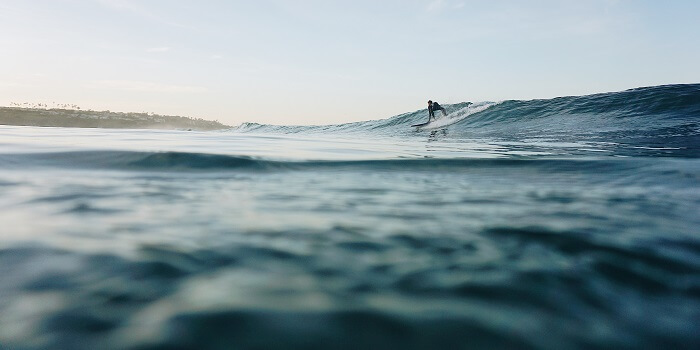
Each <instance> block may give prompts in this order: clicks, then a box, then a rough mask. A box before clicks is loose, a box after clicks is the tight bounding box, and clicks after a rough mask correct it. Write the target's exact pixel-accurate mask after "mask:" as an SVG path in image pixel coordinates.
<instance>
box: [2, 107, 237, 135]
mask: <svg viewBox="0 0 700 350" xmlns="http://www.w3.org/2000/svg"><path fill="white" fill-rule="evenodd" d="M0 125H16V126H41V127H67V128H104V129H166V130H173V129H187V130H220V129H229V128H231V126H229V125H225V124H222V123H220V122H218V121H211V120H205V119H201V118H190V117H180V116H171V115H159V114H151V113H124V112H112V111H92V110H76V109H61V108H52V109H46V108H27V107H0Z"/></svg>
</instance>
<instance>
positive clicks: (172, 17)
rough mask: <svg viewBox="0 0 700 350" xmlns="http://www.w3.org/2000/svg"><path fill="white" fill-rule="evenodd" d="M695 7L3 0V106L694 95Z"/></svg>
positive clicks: (653, 0) (262, 109)
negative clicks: (669, 91) (679, 87)
mask: <svg viewBox="0 0 700 350" xmlns="http://www.w3.org/2000/svg"><path fill="white" fill-rule="evenodd" d="M698 14H700V1H697V0H667V1H658V0H585V1H581V0H528V1H523V0H483V1H482V0H479V1H469V0H401V1H399V0H369V1H366V0H347V1H333V0H256V1H238V0H196V1H194V0H192V1H175V0H0V105H2V106H8V105H10V103H12V102H15V103H22V102H30V103H47V104H52V103H68V104H76V105H79V106H81V107H82V108H83V109H94V110H112V111H122V112H153V113H158V114H169V115H183V116H190V117H196V118H203V119H209V120H218V121H220V122H222V123H226V124H229V125H238V124H240V123H242V122H257V123H268V124H285V125H290V124H294V125H306V124H336V123H342V122H351V121H360V120H370V119H383V118H388V117H391V116H394V115H398V114H401V113H405V112H412V111H415V110H418V109H421V108H426V102H427V100H428V99H432V100H434V101H439V102H440V103H441V104H443V105H444V104H450V103H458V102H465V101H472V102H476V101H500V100H507V99H534V98H553V97H557V96H568V95H584V94H590V93H598V92H608V91H619V90H625V89H629V88H635V87H641V86H654V85H662V84H680V83H698V82H700V65H699V64H698V62H700V45H699V44H698V43H700V20H698Z"/></svg>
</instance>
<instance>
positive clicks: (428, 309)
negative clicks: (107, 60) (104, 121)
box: [0, 86, 700, 349]
mask: <svg viewBox="0 0 700 350" xmlns="http://www.w3.org/2000/svg"><path fill="white" fill-rule="evenodd" d="M691 87H692V88H686V89H689V90H690V91H689V92H688V91H686V90H682V91H681V92H683V93H687V94H691V95H692V92H694V91H695V90H693V89H697V88H696V87H694V86H691ZM662 92H663V93H664V95H663V96H664V97H666V95H665V94H666V93H668V91H665V90H664V91H662ZM657 94H660V93H657ZM681 95H682V94H681ZM635 96H636V95H635ZM683 96H685V95H683ZM693 96H694V95H693ZM609 97H610V99H612V100H615V99H616V98H618V96H617V95H611V96H609ZM657 97H658V96H657ZM599 98H602V97H599ZM659 98H660V97H659ZM588 99H591V100H596V98H595V96H594V97H588ZM596 101H597V100H596ZM606 101H608V100H606ZM692 101H695V100H692ZM692 101H691V102H692ZM545 102H547V101H543V102H537V101H535V102H531V104H529V105H527V104H526V105H524V106H519V105H518V106H515V107H514V106H510V107H508V106H509V103H511V104H512V103H515V102H512V101H511V102H504V103H501V104H489V105H486V108H481V109H479V110H477V112H474V113H471V112H469V110H468V108H470V107H469V105H466V107H464V106H457V107H454V109H455V110H458V111H461V112H459V113H461V114H459V113H457V114H458V117H455V118H456V119H455V121H454V122H449V123H448V122H445V123H443V125H441V126H439V127H436V128H434V129H427V130H412V129H411V128H407V127H406V125H410V122H415V121H416V120H418V119H420V118H423V117H424V115H423V114H422V113H417V114H415V115H402V116H397V117H395V118H393V119H389V120H385V121H373V122H367V123H365V124H362V123H360V124H349V125H341V126H329V127H325V128H321V129H319V128H320V127H307V129H304V127H288V128H286V129H285V127H273V126H260V125H250V124H249V125H243V126H241V127H240V128H238V129H235V130H226V131H216V132H186V131H148V130H99V129H63V128H35V127H14V126H0V223H2V226H3V227H2V229H0V275H1V276H2V278H1V279H0V296H1V297H0V348H3V349H4V348H9V349H15V348H17V349H43V348H61V349H96V348H102V349H171V348H174V349H177V348H191V349H229V348H241V349H259V348H265V349H267V348H284V349H287V348H317V349H326V348H341V349H344V348H347V349H359V348H374V349H380V348H395V349H427V348H431V349H438V348H489V349H490V348H507V349H527V348H542V349H584V348H613V347H615V348H625V349H638V348H696V347H697V346H698V345H700V333H699V332H698V326H697V325H698V324H700V237H699V236H698V227H700V215H698V214H700V213H699V210H698V208H700V187H699V186H698V184H699V183H700V181H699V180H700V162H699V161H698V156H697V155H698V153H697V152H698V143H697V140H698V130H700V129H698V127H697V121H698V115H697V114H694V113H695V111H696V110H695V109H691V107H688V106H686V107H684V108H685V109H682V108H680V107H678V106H677V105H673V106H672V107H673V108H675V109H676V110H681V112H682V113H679V114H678V115H676V116H674V117H673V118H671V117H668V114H664V113H661V112H659V111H657V110H654V111H652V112H653V113H651V112H649V114H650V115H653V116H655V117H654V118H658V119H659V120H661V121H660V122H659V121H656V119H654V120H655V121H654V122H651V121H649V120H647V119H649V118H652V117H644V118H647V119H644V118H642V117H640V116H639V115H637V114H634V113H635V112H634V110H632V109H629V108H628V110H626V112H625V113H627V114H624V116H626V118H627V119H624V118H623V117H622V116H620V115H616V116H614V118H613V119H615V118H618V119H619V118H623V119H624V120H618V119H615V120H612V121H609V120H608V119H606V118H609V116H607V115H605V114H604V113H603V112H600V113H598V114H594V117H591V118H592V119H595V120H598V119H600V120H603V121H598V122H596V123H597V124H594V125H593V127H592V128H586V131H582V129H579V128H578V127H574V126H573V125H575V124H577V123H574V122H573V121H572V119H571V118H568V119H567V118H565V117H563V116H562V115H563V113H564V112H563V111H568V112H567V113H571V110H572V107H571V105H566V106H563V107H561V106H560V107H558V108H560V109H559V111H560V113H559V114H556V113H555V114H556V115H555V116H554V117H552V116H549V117H547V118H550V119H549V123H545V122H543V121H542V120H540V119H535V121H534V122H533V123H534V124H533V123H530V124H527V123H525V124H523V123H524V122H523V118H524V117H522V116H521V117H520V118H519V119H518V120H517V122H514V123H519V124H517V125H516V124H513V123H511V122H507V121H506V120H505V119H504V118H505V117H503V115H504V114H497V113H496V112H498V111H495V112H494V108H501V109H503V108H505V107H504V105H505V106H506V107H508V108H511V109H512V110H511V113H514V112H512V111H521V110H522V109H523V108H526V107H527V108H532V109H534V108H535V107H536V106H535V105H536V104H537V103H545ZM574 102H576V101H573V102H570V104H571V103H574ZM584 102H586V101H584ZM549 103H550V104H561V103H562V101H556V100H550V101H549ZM576 103H578V104H575V105H576V106H577V108H579V109H585V108H584V106H581V105H580V104H581V103H583V102H580V101H579V102H576ZM586 103H592V102H590V101H588V102H586ZM596 103H599V102H596ZM482 106H483V105H482ZM684 106H685V105H684ZM691 106H692V104H691ZM545 107H546V108H544V109H539V110H538V111H539V112H537V113H540V114H541V113H544V112H542V110H544V111H551V109H553V108H554V106H552V105H548V106H545ZM460 108H461V109H460ZM464 108H466V109H464ZM588 108H589V109H590V108H592V107H588ZM610 108H612V107H610ZM610 108H608V109H603V108H600V110H602V111H605V113H612V112H610ZM669 108H671V107H669ZM689 111H690V112H689ZM584 112H585V113H590V112H587V111H583V112H580V113H584ZM489 113H492V114H489ZM494 113H496V114H494ZM502 113H505V112H502ZM533 113H534V112H533ZM577 113H578V112H577ZM505 115H506V116H507V114H505ZM538 115H539V114H538ZM568 115H570V114H567V116H568ZM581 115H583V114H581ZM581 115H579V114H577V116H578V118H582V117H581ZM633 117H634V118H637V119H640V118H641V119H642V120H643V121H642V122H640V121H638V120H636V119H635V120H632V119H629V118H633ZM662 117H663V118H662ZM460 118H462V119H460ZM498 118H501V119H498ZM543 118H544V117H543ZM551 118H555V119H551ZM506 119H507V118H506ZM397 120H400V121H401V123H399V122H397ZM494 120H495V121H494ZM557 120H559V121H560V122H559V123H558V124H557V123H556V122H557ZM624 121H627V122H628V123H629V125H628V126H629V128H628V129H634V130H636V131H633V132H632V131H628V132H623V131H620V130H619V129H616V130H617V131H615V130H613V129H614V128H618V127H619V125H623V124H624ZM493 123H496V124H497V125H500V126H499V127H496V126H494V124H493ZM693 123H695V124H693ZM651 124H653V125H651ZM387 125H388V126H387ZM545 125H552V127H549V128H544V126H545ZM557 125H559V126H558V127H559V129H556V128H555V127H554V126H557ZM596 126H597V127H596ZM603 126H605V128H603ZM489 128H491V129H489ZM538 128H540V131H539V132H536V131H535V130H537V129H538ZM555 129H556V130H555ZM592 129H595V130H592ZM372 130H374V131H372ZM390 130H397V131H395V132H391V131H390ZM562 130H568V131H567V132H564V131H562Z"/></svg>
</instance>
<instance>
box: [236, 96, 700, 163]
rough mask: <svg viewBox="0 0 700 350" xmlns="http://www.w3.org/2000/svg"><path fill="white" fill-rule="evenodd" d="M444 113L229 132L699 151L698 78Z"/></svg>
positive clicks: (249, 126)
mask: <svg viewBox="0 0 700 350" xmlns="http://www.w3.org/2000/svg"><path fill="white" fill-rule="evenodd" d="M446 108H447V110H448V112H449V114H448V116H447V117H442V118H439V119H438V121H437V122H434V123H432V124H431V125H430V126H428V127H426V128H423V129H421V130H420V131H419V132H418V133H416V131H415V130H413V128H410V127H409V126H410V125H412V124H416V123H420V122H424V121H426V120H427V111H426V110H419V111H415V112H412V113H405V114H401V115H398V116H395V117H392V118H389V119H384V120H371V121H366V122H357V123H348V124H340V125H324V126H277V125H264V124H256V123H244V124H242V125H240V126H238V127H236V128H233V129H232V130H234V131H237V132H254V133H283V134H300V133H307V134H332V133H351V134H352V133H361V134H364V135H376V136H384V137H386V136H398V137H406V136H412V135H416V134H418V135H421V131H422V133H423V134H424V133H427V132H434V131H436V130H440V131H442V132H445V134H446V135H448V136H449V137H454V138H465V137H472V138H473V137H497V138H502V139H506V140H521V139H531V138H538V139H552V140H560V141H597V142H613V143H623V144H626V145H630V146H633V147H634V146H638V147H647V148H651V149H655V148H656V149H666V150H667V151H671V152H664V153H665V154H667V155H677V156H690V157H698V156H700V153H699V152H700V150H699V146H698V145H700V84H684V85H665V86H655V87H645V88H638V89H632V90H626V91H622V92H611V93H602V94H595V95H588V96H571V97H559V98H554V99H547V100H530V101H515V100H510V101H502V102H498V103H494V102H481V103H473V104H472V103H470V102H464V103H459V104H453V105H446Z"/></svg>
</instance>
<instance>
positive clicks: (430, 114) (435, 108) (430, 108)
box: [428, 102, 445, 118]
mask: <svg viewBox="0 0 700 350" xmlns="http://www.w3.org/2000/svg"><path fill="white" fill-rule="evenodd" d="M439 110H443V111H444V110H445V109H444V108H442V106H440V104H438V103H437V102H433V104H431V105H428V118H430V117H433V118H435V111H439Z"/></svg>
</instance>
